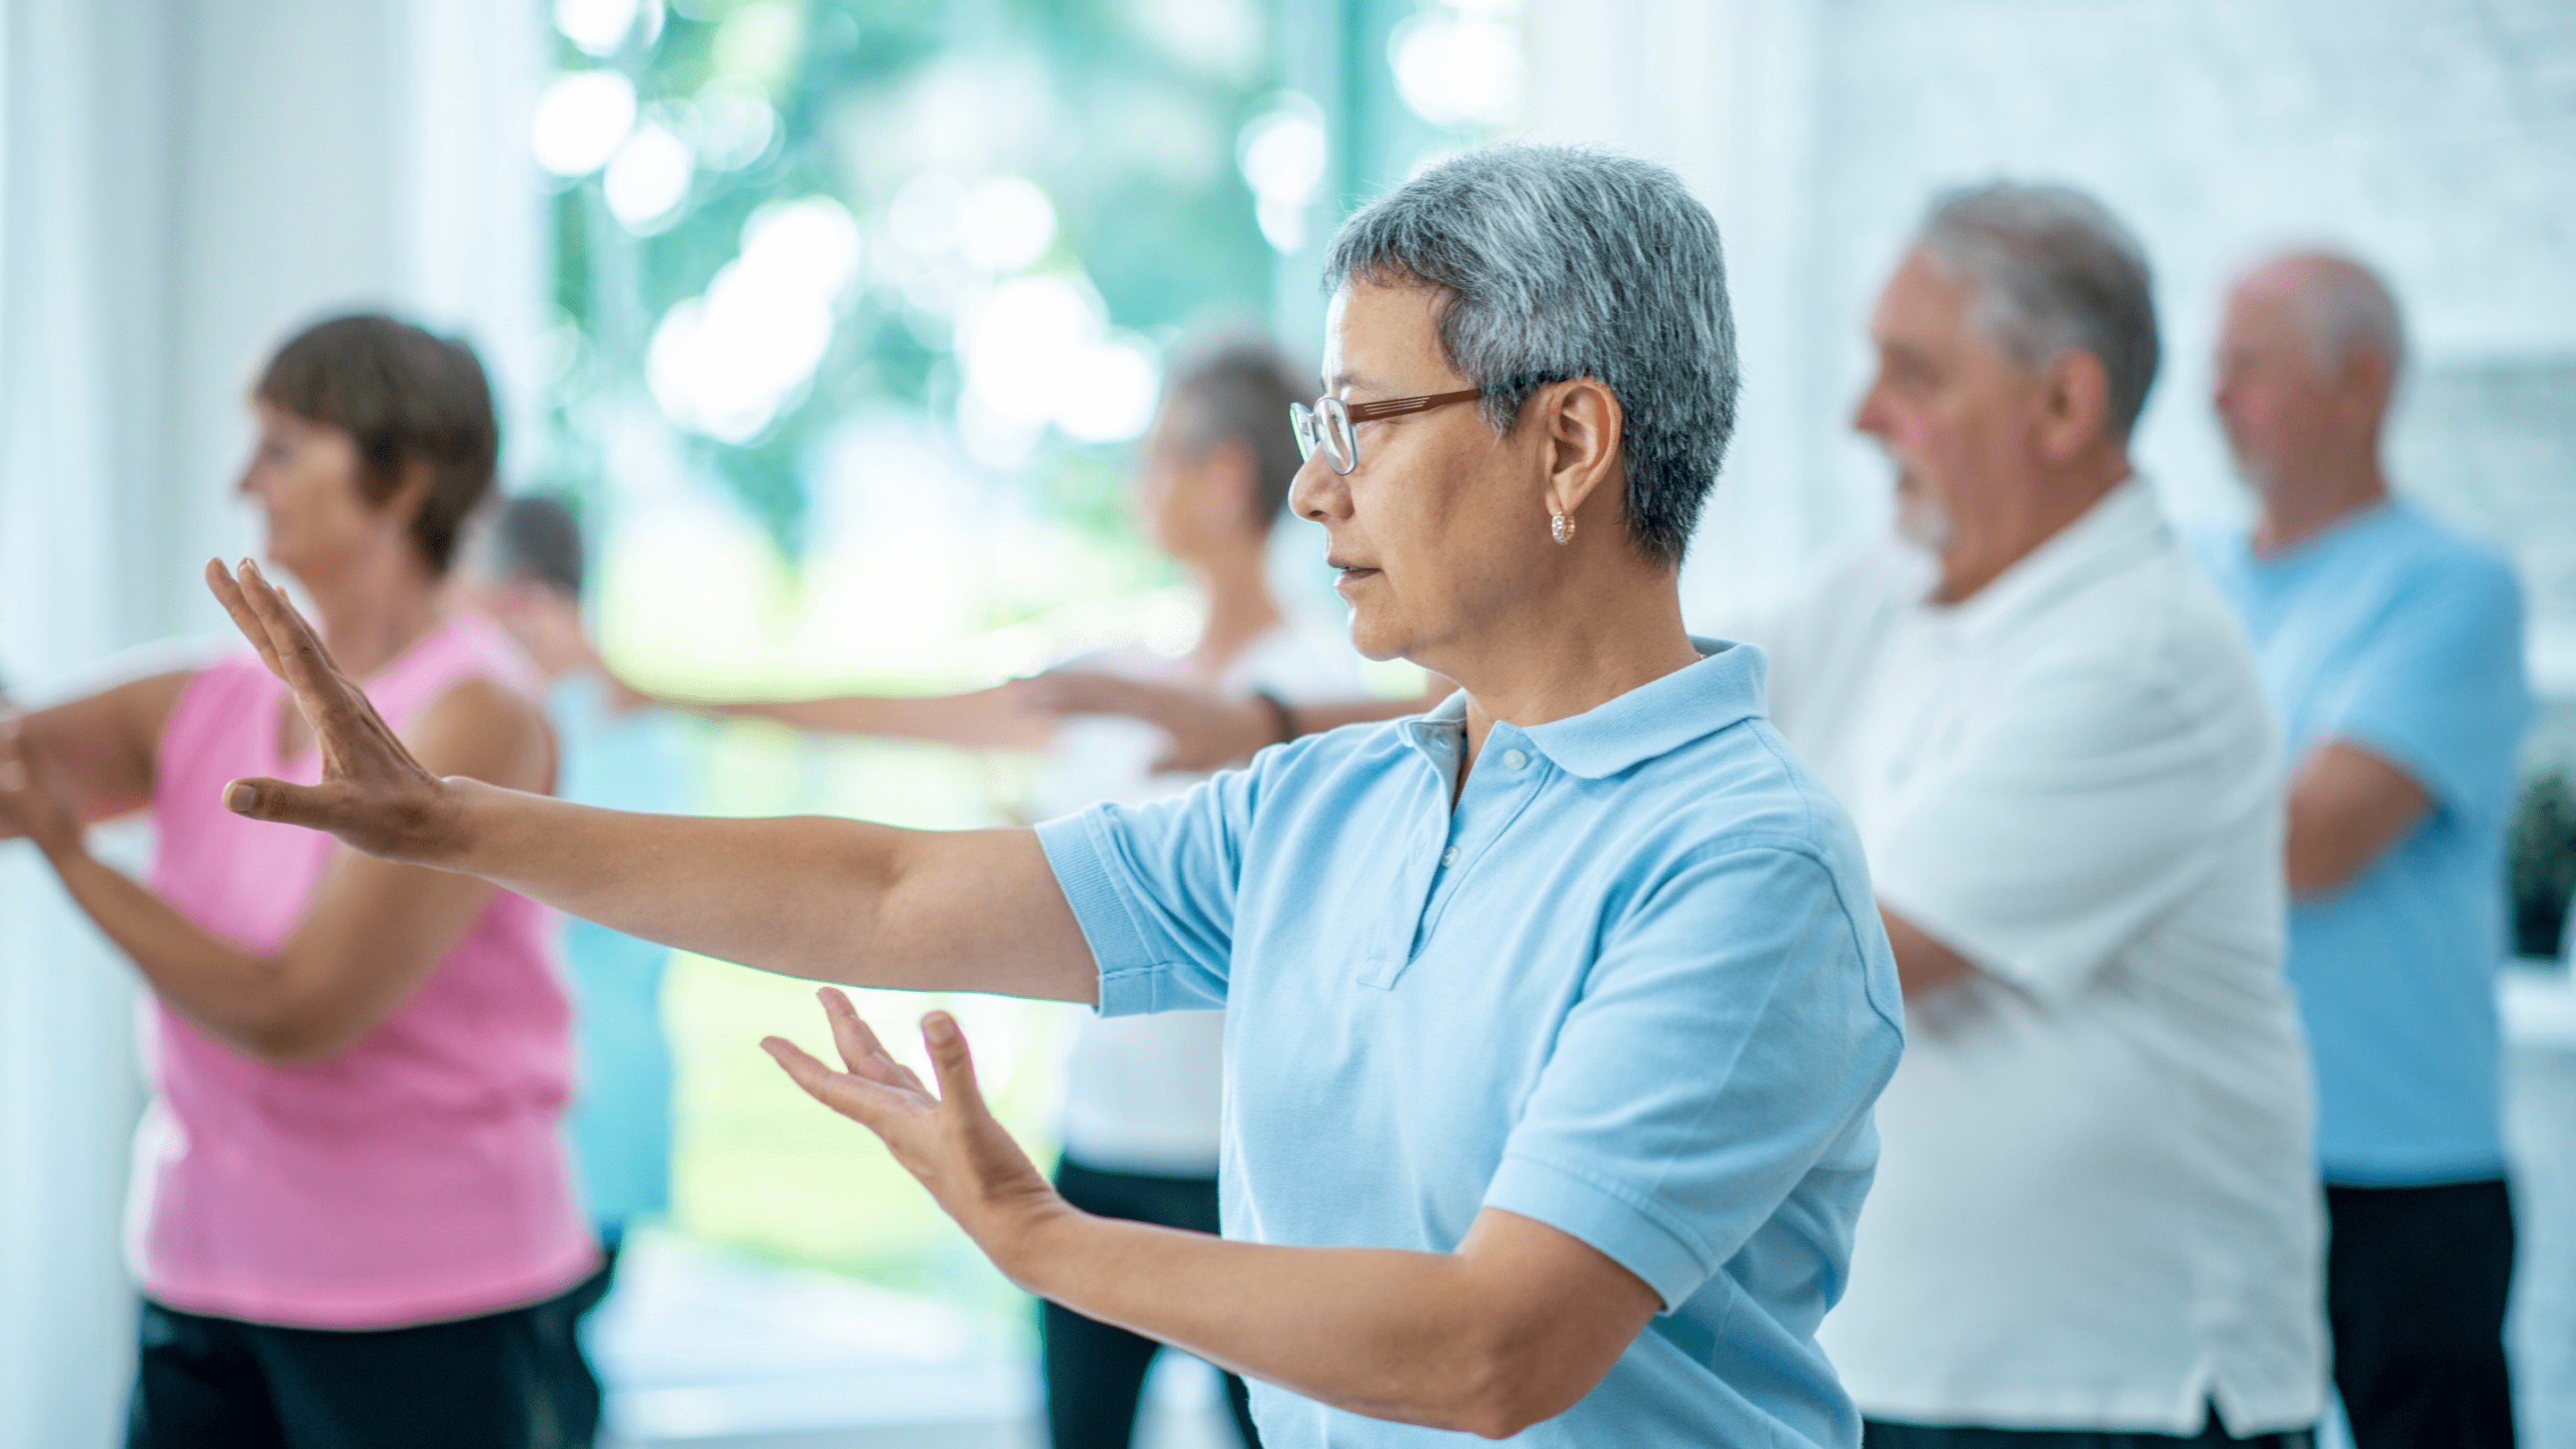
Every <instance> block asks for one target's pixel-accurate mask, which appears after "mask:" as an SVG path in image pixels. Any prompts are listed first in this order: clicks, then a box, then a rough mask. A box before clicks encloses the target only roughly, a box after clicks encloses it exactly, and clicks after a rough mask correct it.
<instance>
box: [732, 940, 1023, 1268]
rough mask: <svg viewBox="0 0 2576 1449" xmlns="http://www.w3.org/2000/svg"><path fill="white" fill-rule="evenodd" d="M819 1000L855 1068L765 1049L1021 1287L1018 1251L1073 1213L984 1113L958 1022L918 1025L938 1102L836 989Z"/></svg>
mask: <svg viewBox="0 0 2576 1449" xmlns="http://www.w3.org/2000/svg"><path fill="white" fill-rule="evenodd" d="M816 994H817V995H819V996H820V997H821V998H822V1000H823V1015H824V1017H825V1018H826V1019H827V1020H829V1021H830V1022H831V1024H832V1043H833V1045H834V1046H835V1047H837V1048H838V1049H839V1051H840V1056H841V1061H842V1063H843V1064H844V1065H845V1066H847V1067H848V1068H849V1070H847V1071H840V1072H836V1071H834V1070H832V1069H831V1068H830V1067H829V1066H826V1065H825V1064H823V1063H822V1062H821V1061H818V1060H816V1059H815V1058H814V1057H813V1056H812V1055H811V1054H809V1053H807V1052H806V1051H805V1050H804V1049H803V1048H801V1047H798V1046H797V1045H796V1044H795V1043H794V1042H791V1041H788V1040H786V1039H785V1038H783V1037H774V1036H773V1037H769V1038H767V1039H765V1040H764V1041H762V1042H761V1044H760V1045H761V1047H762V1049H764V1050H766V1051H767V1052H768V1053H769V1054H770V1055H771V1056H772V1057H775V1058H777V1060H778V1064H779V1065H780V1066H781V1067H784V1068H785V1069H786V1070H787V1075H789V1076H790V1077H793V1078H795V1079H796V1085H798V1086H800V1087H803V1088H804V1089H805V1091H806V1093H807V1094H808V1095H810V1096H811V1097H813V1098H814V1100H815V1101H818V1102H820V1103H822V1104H823V1105H824V1106H826V1107H829V1108H831V1109H832V1110H833V1111H835V1112H838V1113H840V1114H841V1115H842V1116H844V1117H847V1118H849V1119H850V1120H851V1121H854V1122H856V1123H858V1124H859V1125H860V1126H862V1127H865V1128H867V1129H868V1130H869V1131H871V1132H874V1133H875V1134H876V1135H877V1136H878V1138H880V1139H881V1140H883V1141H884V1143H885V1145H886V1148H887V1150H888V1151H890V1152H892V1153H893V1154H894V1159H895V1161H897V1162H899V1163H901V1164H903V1168H904V1170H905V1171H906V1172H909V1173H911V1174H912V1175H913V1176H914V1177H915V1178H918V1179H919V1180H920V1182H921V1185H922V1186H923V1187H925V1188H928V1189H929V1190H930V1195H931V1197H933V1198H934V1199H936V1200H937V1201H938V1203H939V1206H940V1207H941V1209H942V1210H944V1211H945V1212H946V1213H947V1214H948V1215H949V1216H950V1217H952V1218H954V1219H956V1220H957V1224H958V1226H960V1227H962V1228H964V1229H965V1230H966V1234H967V1236H968V1237H971V1238H973V1239H974V1240H975V1243H976V1245H977V1246H978V1247H981V1248H982V1249H983V1250H984V1251H985V1253H986V1254H987V1255H988V1256H990V1257H991V1258H992V1260H993V1262H994V1264H995V1265H996V1266H998V1267H1000V1268H1001V1269H1002V1271H1003V1272H1004V1273H1006V1274H1010V1275H1011V1276H1012V1277H1013V1278H1014V1279H1015V1280H1017V1279H1018V1278H1019V1274H1018V1272H1017V1271H1016V1270H1015V1268H1014V1263H1015V1262H1016V1261H1017V1260H1018V1257H1019V1255H1018V1253H1017V1252H1016V1251H1015V1249H1016V1248H1017V1247H1018V1246H1019V1245H1020V1244H1021V1243H1022V1242H1023V1241H1025V1239H1026V1238H1027V1236H1028V1234H1029V1231H1030V1230H1031V1229H1032V1228H1035V1227H1036V1226H1038V1225H1039V1224H1041V1223H1043V1222H1044V1221H1045V1220H1046V1219H1048V1218H1050V1217H1053V1216H1057V1215H1061V1214H1070V1213H1072V1212H1073V1211H1074V1209H1073V1208H1072V1207H1071V1206H1069V1205H1067V1204H1066V1202H1065V1201H1064V1199H1063V1198H1062V1197H1059V1196H1058V1195H1057V1194H1056V1190H1055V1188H1054V1186H1053V1185H1052V1184H1050V1183H1049V1182H1048V1181H1047V1180H1046V1176H1045V1175H1044V1174H1043V1173H1041V1172H1039V1171H1038V1169H1037V1164H1035V1163H1033V1162H1031V1161H1029V1157H1028V1154H1027V1153H1025V1152H1022V1151H1021V1150H1020V1145H1019V1144H1018V1143H1017V1142H1014V1141H1012V1140H1011V1134H1010V1133H1009V1132H1007V1131H1005V1130H1004V1129H1003V1127H1002V1124H1001V1123H1000V1122H998V1121H996V1120H994V1117H993V1114H992V1112H991V1110H990V1109H988V1108H987V1107H986V1106H985V1105H984V1094H983V1091H982V1089H981V1088H979V1087H978V1086H977V1085H976V1082H975V1062H974V1058H973V1056H972V1055H971V1054H970V1053H969V1052H968V1051H967V1048H966V1038H965V1035H964V1034H963V1033H961V1032H960V1031H958V1029H957V1021H956V1018H954V1017H952V1016H950V1015H949V1014H948V1013H946V1012H944V1011H934V1012H931V1013H930V1014H928V1015H926V1016H924V1017H923V1018H922V1019H921V1036H922V1040H923V1042H924V1044H925V1045H927V1046H928V1048H929V1051H930V1061H931V1066H932V1070H933V1072H934V1073H935V1074H936V1075H937V1077H938V1080H939V1091H938V1093H937V1095H935V1096H934V1095H933V1094H932V1093H931V1090H930V1089H929V1088H928V1087H926V1086H924V1085H923V1084H922V1080H921V1078H920V1077H919V1076H918V1075H917V1074H915V1073H914V1072H913V1070H912V1069H911V1068H910V1067H907V1066H905V1065H903V1064H902V1063H901V1062H898V1061H896V1060H895V1059H894V1058H893V1057H892V1056H891V1055H889V1054H888V1053H887V1051H886V1049H885V1046H884V1044H883V1043H882V1042H880V1041H878V1040H877V1034H876V1033H875V1032H874V1031H872V1030H870V1029H869V1027H868V1024H867V1022H865V1021H864V1020H861V1019H860V1017H859V1012H858V1008H857V1007H855V1006H853V1005H851V1004H850V998H849V997H848V995H846V994H845V993H843V992H842V991H841V990H840V989H839V988H837V987H830V986H827V987H825V988H823V989H822V990H821V991H820V992H817V993H816ZM1022 1286H1027V1285H1026V1284H1025V1283H1023V1284H1022Z"/></svg>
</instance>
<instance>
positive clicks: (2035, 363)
mask: <svg viewBox="0 0 2576 1449" xmlns="http://www.w3.org/2000/svg"><path fill="white" fill-rule="evenodd" d="M1914 244H1915V245H1916V246H1917V247H1918V248H1920V249H1921V250H1922V251H1923V253H1924V255H1926V256H1928V257H1930V258H1931V259H1932V261H1933V263H1934V264H1935V265H1937V266H1939V267H1940V268H1941V270H1942V271H1944V272H1947V273H1949V274H1950V275H1951V276H1953V277H1956V278H1958V279H1959V280H1961V281H1965V282H1968V283H1970V284H1972V285H1974V286H1975V288H1976V291H1977V299H1976V305H1975V309H1974V311H1973V313H1972V314H1971V315H1972V316H1973V317H1974V319H1975V321H1976V324H1977V327H1978V329H1979V330H1980V331H1982V332H1984V333H1985V335H1986V336H1987V337H1988V338H1989V339H1991V340H1992V341H1993V342H1994V343H1995V344H1996V345H1997V346H1999V347H2001V348H2003V349H2004V350H2005V351H2006V352H2008V353H2010V354H2012V355H2013V357H2014V358H2016V359H2017V360H2019V361H2020V362H2021V363H2022V364H2023V365H2024V366H2026V367H2044V366H2046V365H2047V364H2048V363H2050V362H2052V361H2054V360H2055V359H2056V358H2057V357H2058V356H2059V355H2061V354H2063V353H2066V352H2069V351H2080V352H2089V353H2091V354H2092V355H2093V358H2094V360H2095V361H2097V362H2099V363H2101V364H2102V371H2103V373H2104V374H2105V375H2106V376H2107V377H2108V378H2109V381H2110V431H2111V434H2112V436H2114V437H2117V438H2120V439H2123V440H2125V439H2126V438H2127V437H2128V436H2129V434H2130V432H2131V431H2132V430H2133V429H2135V428H2136V427H2137V423H2138V414H2139V413H2140V412H2142V411H2144V410H2145V408H2146V405H2147V391H2148V389H2150V388H2152V387H2153V386H2155V381H2156V362H2157V359H2158V346H2157V342H2156V303H2155V297H2154V294H2153V292H2152V291H2151V290H2150V283H2149V280H2148V276H2147V254H2146V250H2145V249H2144V248H2143V247H2141V246H2139V245H2138V239H2137V238H2136V237H2135V236H2132V235H2131V234H2130V233H2129V229H2128V228H2127V227H2124V226H2122V225H2120V223H2119V221H2118V220H2117V219H2116V218H2114V217H2113V216H2112V215H2111V213H2110V212H2108V211H2106V210H2104V209H2103V207H2102V204H2101V203H2100V202H2098V201H2095V200H2094V199H2093V198H2091V197H2089V196H2086V195H2085V194H2084V193H2082V192H2080V191H2077V190H2075V189H2073V188H2072V187H2066V186H2020V185H2015V184H2013V183H2010V182H1996V183H1994V184H1992V185H1988V186H1976V187H1963V188H1960V189H1958V190H1955V191H1946V192H1943V193H1942V194H1941V195H1940V196H1938V197H1936V198H1934V200H1933V202H1932V209H1931V211H1930V212H1929V213H1928V214H1927V215H1926V216H1925V217H1924V219H1923V226H1922V229H1921V230H1920V231H1918V232H1917V233H1916V234H1915V240H1914Z"/></svg>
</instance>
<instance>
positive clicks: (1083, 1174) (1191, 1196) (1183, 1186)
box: [1038, 1161, 1261, 1449]
mask: <svg viewBox="0 0 2576 1449" xmlns="http://www.w3.org/2000/svg"><path fill="white" fill-rule="evenodd" d="M1055 1185H1056V1190H1057V1191H1059V1192H1061V1193H1063V1194H1064V1200H1065V1201H1066V1202H1069V1203H1071V1204H1073V1205H1074V1206H1075V1207H1078V1208H1080V1209H1082V1210H1083V1211H1084V1212H1087V1213H1093V1214H1096V1215H1098V1216H1100V1217H1104V1218H1124V1219H1126V1220H1127V1221H1129V1222H1138V1223H1153V1224H1155V1225H1157V1226H1159V1227H1166V1228H1186V1229H1188V1230H1190V1231H1191V1232H1197V1233H1213V1232H1215V1231H1216V1230H1217V1224H1216V1179H1215V1178H1213V1177H1151V1176H1147V1175H1145V1174H1142V1173H1134V1172H1100V1171H1096V1170H1094V1169H1092V1168H1088V1167H1085V1166H1083V1165H1082V1164H1080V1163H1078V1162H1072V1161H1066V1162H1063V1163H1061V1164H1059V1165H1058V1166H1057V1167H1056V1170H1055ZM1038 1306H1039V1315H1040V1316H1039V1319H1038V1326H1039V1329H1040V1332H1041V1336H1042V1337H1043V1338H1044V1339H1045V1343H1046V1391H1047V1432H1048V1433H1049V1435H1051V1436H1052V1438H1053V1442H1054V1444H1055V1449H1127V1446H1128V1443H1129V1442H1130V1441H1131V1440H1132V1439H1133V1438H1134V1437H1135V1433H1136V1403H1137V1400H1138V1398H1139V1397H1141V1396H1142V1394H1143V1393H1144V1389H1145V1370H1146V1369H1148V1368H1149V1367H1151V1366H1152V1365H1153V1362H1154V1355H1155V1353H1156V1352H1158V1351H1159V1350H1160V1349H1161V1348H1162V1345H1161V1344H1159V1343H1156V1342H1155V1341H1154V1340H1152V1339H1150V1338H1140V1337H1138V1336H1137V1335H1135V1334H1132V1333H1129V1332H1128V1331H1127V1330H1125V1329H1123V1328H1115V1327H1112V1326H1110V1325H1109V1324H1106V1323H1101V1322H1098V1321H1097V1320H1094V1319H1089V1318H1085V1317H1083V1316H1082V1315H1081V1314H1079V1313H1076V1312H1074V1311H1073V1310H1071V1309H1069V1308H1061V1307H1058V1306H1057V1305H1055V1304H1053V1303H1040V1304H1039V1305H1038ZM1225 1401H1226V1406H1227V1407H1228V1408H1230V1409H1232V1410H1233V1411H1234V1427H1235V1429H1236V1431H1237V1432H1239V1433H1241V1434H1242V1435H1243V1442H1244V1444H1245V1445H1246V1446H1247V1449H1260V1446H1261V1440H1260V1438H1259V1437H1258V1436H1256V1435H1255V1434H1254V1433H1253V1429H1252V1400H1251V1396H1250V1395H1249V1394H1247V1393H1246V1392H1245V1391H1244V1387H1243V1380H1241V1379H1239V1378H1236V1377H1235V1376H1234V1375H1232V1374H1227V1375H1226V1376H1225Z"/></svg>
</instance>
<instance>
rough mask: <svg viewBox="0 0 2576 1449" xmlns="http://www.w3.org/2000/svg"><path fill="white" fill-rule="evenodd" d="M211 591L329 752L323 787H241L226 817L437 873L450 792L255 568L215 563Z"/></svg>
mask: <svg viewBox="0 0 2576 1449" xmlns="http://www.w3.org/2000/svg"><path fill="white" fill-rule="evenodd" d="M206 586H207V587H208V588H210V589H212V590H214V594H215V597H216V599H218V600H220V601H221V602H222V604H223V606H224V611H225V612H226V613H228V614H230V615H232V616H233V625H234V627H236V628H238V629H240V630H241V632H242V637H243V638H245V639H248V640H249V641H250V642H251V647H253V648H255V649H257V650H258V651H259V657H260V660H261V662H263V663H265V664H266V665H267V666H268V669H269V672H270V673H271V674H274V675H276V676H277V677H278V678H280V679H282V680H285V681H286V685H287V687H288V688H289V689H291V690H293V691H294V692H295V707H296V708H297V709H298V710H300V711H302V712H303V715H304V722H305V723H306V724H307V725H310V726H311V727H312V730H313V738H314V739H315V740H316V741H317V742H318V743H319V744H320V746H321V750H322V779H321V782H320V783H319V784H314V785H290V784H288V783H286V782H285V781H283V780H272V779H264V778H263V779H249V780H235V781H233V782H232V783H231V784H229V785H226V786H225V787H224V808H225V809H227V810H230V811H232V812H233V813H234V814H236V815H247V816H250V817H251V818H253V819H255V820H275V821H278V822H280V823H282V824H286V825H301V826H303V827H305V828H306V829H308V830H322V831H328V832H329V833H330V834H332V835H333V836H335V837H337V838H338V839H339V840H340V841H341V842H342V843H344V844H346V845H348V846H349V847H350V848H351V849H353V850H359V851H363V852H365V853H366V854H368V855H375V856H382V857H384V858H385V859H387V860H397V861H406V862H411V863H415V864H422V865H434V864H436V863H437V862H438V858H439V857H440V856H441V855H442V854H443V853H444V852H445V848H446V847H447V846H448V845H450V844H451V843H452V842H451V841H450V840H449V838H448V837H449V835H450V834H451V833H452V830H451V827H450V826H449V819H450V816H451V813H452V812H451V811H450V810H449V809H448V806H449V804H450V801H449V794H450V792H449V790H448V788H447V785H446V783H445V782H444V781H442V780H440V779H439V778H438V777H437V776H436V775H433V774H431V773H430V772H429V771H428V770H426V769H424V768H422V767H421V763H420V762H419V761H418V760H416V759H414V758H412V753H411V751H410V750H408V749H406V748H404V746H403V742H402V740H401V739H400V738H399V737H398V736H396V735H395V734H394V732H393V729H392V728H391V727H390V726H388V725H387V724H386V723H385V722H384V719H383V717H382V716H380V715H378V714H377V713H376V707H375V706H374V705H372V704H370V703H368V702H367V695H366V691H364V690H362V689H360V688H359V687H358V684H357V681H355V680H353V679H351V678H350V677H349V676H348V675H346V674H344V673H342V672H341V670H340V666H339V665H338V664H336V663H334V662H332V659H331V651H330V650H329V649H327V648H325V647H324V646H323V644H322V640H321V638H320V637H319V636H318V635H316V634H315V633H314V632H313V628H312V626H311V625H309V624H307V623H305V622H304V616H303V615H301V614H298V613H297V612H296V611H295V606H294V605H293V604H291V603H288V602H287V600H286V596H285V595H283V594H281V593H279V592H278V591H277V589H276V588H275V587H273V586H272V585H271V584H270V583H269V582H268V580H267V579H265V578H263V577H261V575H260V572H259V566H258V565H257V564H254V563H252V562H251V561H250V560H248V559H244V560H242V564H241V568H240V569H239V570H238V571H237V572H236V571H228V570H226V569H225V567H224V566H223V563H222V561H221V560H215V561H211V562H209V563H208V564H207V565H206Z"/></svg>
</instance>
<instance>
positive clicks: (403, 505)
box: [376, 458, 438, 530]
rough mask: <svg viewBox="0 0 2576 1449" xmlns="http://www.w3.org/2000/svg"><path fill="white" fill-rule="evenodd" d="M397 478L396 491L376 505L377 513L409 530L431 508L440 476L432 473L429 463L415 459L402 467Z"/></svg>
mask: <svg viewBox="0 0 2576 1449" xmlns="http://www.w3.org/2000/svg"><path fill="white" fill-rule="evenodd" d="M395 478H396V480H397V481H396V482H395V484H394V491H392V492H391V493H388V494H386V495H385V501H384V502H382V503H379V504H377V505H376V511H377V512H378V513H381V514H383V515H385V517H386V518H388V519H389V520H391V521H392V522H394V523H396V524H399V525H401V526H402V527H403V528H404V529H405V530H409V529H410V528H411V526H412V525H413V524H415V523H418V522H419V521H420V515H421V511H422V510H423V509H426V508H427V507H429V493H430V490H431V489H432V488H434V487H436V486H437V483H438V475H437V474H436V473H434V472H433V471H431V469H430V466H429V464H428V463H426V462H423V461H422V460H420V459H418V458H414V459H412V460H411V461H410V462H407V463H405V464H403V465H402V471H401V472H400V473H398V474H396V475H395Z"/></svg>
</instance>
